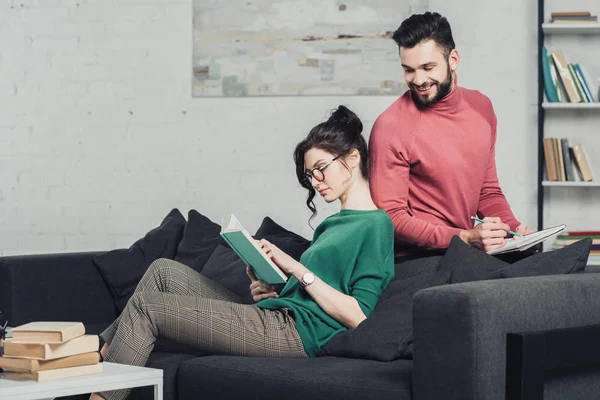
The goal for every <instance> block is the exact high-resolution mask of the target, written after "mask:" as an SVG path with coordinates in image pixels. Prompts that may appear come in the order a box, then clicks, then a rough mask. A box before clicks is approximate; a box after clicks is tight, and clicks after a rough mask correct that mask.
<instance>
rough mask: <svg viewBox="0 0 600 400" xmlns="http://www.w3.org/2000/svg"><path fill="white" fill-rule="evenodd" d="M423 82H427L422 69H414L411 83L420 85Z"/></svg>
mask: <svg viewBox="0 0 600 400" xmlns="http://www.w3.org/2000/svg"><path fill="white" fill-rule="evenodd" d="M425 82H427V77H426V76H425V72H423V71H416V72H415V78H414V79H413V84H414V85H416V86H421V85H423V84H424V83H425Z"/></svg>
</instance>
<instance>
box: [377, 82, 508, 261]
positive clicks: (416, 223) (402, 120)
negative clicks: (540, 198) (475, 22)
mask: <svg viewBox="0 0 600 400" xmlns="http://www.w3.org/2000/svg"><path fill="white" fill-rule="evenodd" d="M495 144H496V116H495V114H494V110H493V108H492V104H491V102H490V100H489V99H488V98H487V97H486V96H484V95H483V94H481V93H479V92H478V91H476V90H469V89H464V88H462V87H455V88H454V89H453V90H452V91H451V92H450V94H448V95H447V96H446V97H445V98H444V99H442V101H440V102H439V103H437V104H435V105H433V106H432V107H430V108H426V109H422V110H420V109H418V108H417V107H416V106H415V104H414V102H413V100H412V98H411V94H410V91H408V92H406V93H405V94H404V95H403V96H402V97H400V98H399V99H398V100H396V101H395V102H394V103H393V104H392V105H391V106H390V107H389V108H388V109H387V110H386V111H384V112H383V114H381V115H380V116H379V118H377V120H376V121H375V125H374V126H373V130H372V132H371V137H370V139H369V147H370V155H371V179H370V184H371V194H372V196H373V200H374V201H375V204H376V205H377V206H378V207H379V208H382V209H384V210H385V211H386V212H387V213H388V214H389V215H390V217H391V218H392V221H393V222H394V227H395V233H396V255H408V254H415V253H419V252H423V251H430V250H442V249H445V248H447V247H448V245H449V244H450V239H451V238H452V236H454V235H458V234H459V233H460V231H461V230H463V229H471V228H472V227H473V221H472V220H471V216H474V215H478V216H480V217H482V218H483V217H500V218H501V219H502V221H503V222H505V223H507V224H508V225H510V228H511V229H513V230H514V229H515V228H516V227H517V226H518V225H519V221H517V219H516V218H515V216H514V215H513V213H512V211H511V210H510V207H509V205H508V203H507V201H506V198H505V197H504V194H503V193H502V190H501V189H500V186H499V184H498V176H497V174H496V159H495Z"/></svg>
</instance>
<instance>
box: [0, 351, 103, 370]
mask: <svg viewBox="0 0 600 400" xmlns="http://www.w3.org/2000/svg"><path fill="white" fill-rule="evenodd" d="M99 362H100V353H99V352H97V351H92V352H89V353H82V354H76V355H74V356H67V357H62V358H57V359H54V360H30V359H27V358H12V357H0V370H3V371H4V372H28V373H32V372H38V371H47V370H51V369H60V368H69V367H79V366H81V365H92V364H97V363H99Z"/></svg>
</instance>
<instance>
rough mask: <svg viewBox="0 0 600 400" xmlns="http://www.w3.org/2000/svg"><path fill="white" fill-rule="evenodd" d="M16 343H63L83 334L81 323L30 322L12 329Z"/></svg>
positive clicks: (83, 328)
mask: <svg viewBox="0 0 600 400" xmlns="http://www.w3.org/2000/svg"><path fill="white" fill-rule="evenodd" d="M12 332H13V339H14V340H15V341H17V342H31V343H64V342H66V341H67V340H71V339H74V338H76V337H78V336H82V335H83V334H85V327H84V326H83V324H82V323H81V322H49V321H43V322H30V323H28V324H25V325H21V326H17V327H15V328H13V329H12Z"/></svg>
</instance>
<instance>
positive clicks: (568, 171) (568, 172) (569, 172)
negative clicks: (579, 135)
mask: <svg viewBox="0 0 600 400" xmlns="http://www.w3.org/2000/svg"><path fill="white" fill-rule="evenodd" d="M559 141H560V145H561V146H562V154H563V160H564V163H565V165H564V168H565V177H566V179H567V181H574V180H575V177H574V176H573V168H571V166H572V161H571V155H570V154H569V141H568V140H567V139H565V138H563V139H559Z"/></svg>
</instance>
